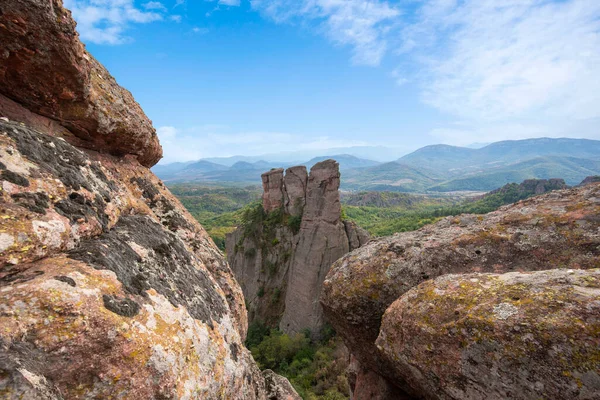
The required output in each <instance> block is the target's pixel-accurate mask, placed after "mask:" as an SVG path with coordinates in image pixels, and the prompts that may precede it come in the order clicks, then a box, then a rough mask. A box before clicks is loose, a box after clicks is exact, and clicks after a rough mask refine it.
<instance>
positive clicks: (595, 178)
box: [579, 175, 600, 186]
mask: <svg viewBox="0 0 600 400" xmlns="http://www.w3.org/2000/svg"><path fill="white" fill-rule="evenodd" d="M596 182H600V175H592V176H588V177H586V178H585V179H584V180H582V181H581V183H580V184H579V186H585V185H589V184H590V183H596Z"/></svg>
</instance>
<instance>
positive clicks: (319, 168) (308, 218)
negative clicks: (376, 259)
mask: <svg viewBox="0 0 600 400" xmlns="http://www.w3.org/2000/svg"><path fill="white" fill-rule="evenodd" d="M339 185H340V173H339V166H338V163H337V162H335V161H334V160H326V161H322V162H320V163H317V164H315V165H314V166H313V167H312V168H311V170H310V175H309V177H308V184H307V189H306V205H305V206H304V213H303V215H302V222H301V224H300V232H299V239H298V244H297V245H296V247H295V249H294V256H293V260H292V264H291V267H290V271H289V276H288V285H287V293H286V298H285V310H284V313H283V317H282V319H281V323H280V327H281V329H283V330H284V331H285V332H292V333H297V332H301V331H303V330H304V329H309V330H310V331H311V332H312V334H313V335H318V333H319V330H320V329H321V327H322V326H323V323H324V321H323V311H322V309H321V305H320V304H319V301H318V299H319V296H320V294H321V287H322V284H323V281H324V280H325V276H326V275H327V272H328V271H329V268H330V266H331V264H333V262H334V261H335V260H337V259H338V258H340V257H341V256H342V255H344V254H346V253H347V252H348V251H349V250H350V247H349V241H348V237H347V236H346V231H345V228H344V224H343V223H342V221H341V205H340V195H339V191H338V189H339Z"/></svg>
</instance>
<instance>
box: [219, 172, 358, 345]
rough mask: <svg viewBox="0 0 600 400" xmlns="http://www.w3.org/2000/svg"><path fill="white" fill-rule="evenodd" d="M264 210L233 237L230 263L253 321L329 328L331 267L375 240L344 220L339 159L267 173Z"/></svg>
mask: <svg viewBox="0 0 600 400" xmlns="http://www.w3.org/2000/svg"><path fill="white" fill-rule="evenodd" d="M262 180H263V189H264V193H263V201H262V209H261V210H258V211H254V212H255V213H258V214H257V215H255V216H254V217H252V218H253V221H249V222H247V223H246V225H245V226H244V227H240V228H239V229H237V230H236V231H235V232H233V233H232V234H230V235H229V236H228V237H227V241H226V247H227V255H228V259H229V263H230V265H231V266H232V269H233V271H234V274H235V276H236V277H237V279H238V281H239V282H240V283H241V285H242V290H243V291H244V295H245V297H246V301H247V302H248V306H249V310H250V321H252V320H257V321H261V322H265V323H267V324H268V325H270V326H277V325H278V324H279V326H280V327H281V329H282V330H283V331H285V332H301V331H303V330H304V329H310V330H311V332H312V333H313V334H315V335H318V333H319V330H320V328H321V327H322V325H323V319H322V310H321V306H320V305H319V302H318V299H319V296H320V292H321V286H322V283H323V280H324V279H325V275H326V274H327V271H328V270H329V267H330V266H331V264H332V263H333V262H334V261H335V260H337V259H338V258H339V257H341V256H342V255H344V254H346V253H347V252H348V251H350V250H352V249H355V248H358V247H359V246H361V245H362V244H364V243H365V242H366V241H367V240H368V236H367V234H366V232H365V231H364V230H362V229H360V228H358V227H357V226H356V225H355V224H353V223H351V222H348V221H342V219H341V206H340V199H339V191H338V189H339V184H340V173H339V167H338V164H337V162H335V161H334V160H326V161H322V162H320V163H318V164H315V165H314V166H313V168H312V169H311V171H310V174H307V172H306V168H305V167H303V166H298V167H291V168H288V169H287V170H286V171H285V175H284V171H283V169H274V170H271V171H269V172H266V173H264V174H263V175H262Z"/></svg>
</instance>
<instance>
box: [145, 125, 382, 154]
mask: <svg viewBox="0 0 600 400" xmlns="http://www.w3.org/2000/svg"><path fill="white" fill-rule="evenodd" d="M157 132H158V137H159V139H160V142H161V145H162V146H163V150H164V154H165V158H164V159H163V160H162V161H161V163H169V162H174V161H190V160H197V159H200V158H202V157H218V156H232V155H237V154H244V155H262V154H268V153H280V152H282V151H291V150H293V151H305V150H306V151H311V150H314V151H317V152H318V150H325V149H331V148H350V147H353V146H366V145H367V143H366V142H365V141H356V140H341V139H336V138H331V137H328V136H308V137H307V136H302V135H296V134H290V133H279V132H232V131H231V129H230V128H228V127H227V126H223V125H205V126H200V127H195V128H190V129H177V128H175V127H173V126H163V127H160V128H158V129H157ZM371 144H372V143H371Z"/></svg>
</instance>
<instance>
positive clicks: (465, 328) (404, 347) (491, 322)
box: [376, 269, 600, 400]
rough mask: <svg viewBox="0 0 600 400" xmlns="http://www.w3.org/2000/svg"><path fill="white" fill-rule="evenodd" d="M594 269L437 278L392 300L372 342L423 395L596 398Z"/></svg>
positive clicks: (599, 306)
mask: <svg viewBox="0 0 600 400" xmlns="http://www.w3.org/2000/svg"><path fill="white" fill-rule="evenodd" d="M598 315H600V270H598V269H593V270H588V271H581V270H579V271H578V270H565V269H556V270H549V271H539V272H531V273H520V272H512V273H506V274H466V275H445V276H442V277H440V278H437V279H435V280H429V281H427V282H425V283H422V284H420V285H419V286H417V287H416V288H414V289H412V290H410V291H409V292H408V293H406V295H404V296H402V297H401V298H400V299H398V300H396V301H395V302H394V303H393V304H392V305H391V306H390V307H389V308H388V309H387V311H386V312H385V315H384V316H383V322H382V324H381V331H380V334H379V338H378V339H377V342H376V343H377V346H378V347H379V349H380V352H381V354H382V357H384V358H385V360H386V361H388V362H389V364H390V365H392V366H393V368H392V369H391V370H390V371H389V372H390V375H392V377H393V378H394V381H395V382H398V381H404V382H408V383H409V384H410V388H411V389H412V390H413V391H414V393H416V394H418V395H419V396H420V397H423V398H427V399H477V398H485V399H491V400H493V399H498V400H502V399H507V398H516V399H537V398H549V399H594V398H598V396H600V347H599V346H598V344H599V341H600V319H599V318H598Z"/></svg>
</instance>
